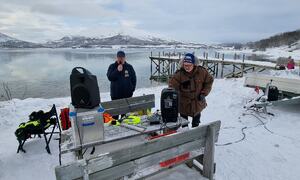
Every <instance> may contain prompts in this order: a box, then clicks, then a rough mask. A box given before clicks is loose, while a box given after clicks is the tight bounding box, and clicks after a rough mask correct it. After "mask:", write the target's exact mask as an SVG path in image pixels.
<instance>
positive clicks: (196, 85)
mask: <svg viewBox="0 0 300 180" xmlns="http://www.w3.org/2000/svg"><path fill="white" fill-rule="evenodd" d="M196 61H197V58H196V57H195V56H194V54H192V53H187V54H185V56H184V57H183V59H182V61H181V63H182V64H181V68H180V69H179V70H177V71H176V72H175V74H174V75H173V77H172V78H171V79H170V81H169V86H170V87H172V88H175V89H176V90H177V91H178V92H179V113H180V116H181V117H183V118H185V119H188V116H190V117H192V118H193V120H192V127H197V126H199V123H200V117H201V112H202V110H203V109H204V108H205V107H206V106H207V103H206V100H205V97H206V96H207V95H208V94H209V92H210V90H211V88H212V84H213V77H212V76H211V75H210V74H209V73H208V71H207V70H206V69H205V68H204V67H202V66H198V65H197V62H196Z"/></svg>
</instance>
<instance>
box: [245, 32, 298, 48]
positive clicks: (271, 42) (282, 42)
mask: <svg viewBox="0 0 300 180" xmlns="http://www.w3.org/2000/svg"><path fill="white" fill-rule="evenodd" d="M299 41H300V30H296V31H290V32H284V33H280V34H277V35H274V36H271V37H269V38H266V39H262V40H259V41H256V42H249V43H247V44H246V45H247V46H248V47H250V48H253V49H260V50H264V49H266V48H271V47H279V46H289V47H292V46H295V47H298V46H299Z"/></svg>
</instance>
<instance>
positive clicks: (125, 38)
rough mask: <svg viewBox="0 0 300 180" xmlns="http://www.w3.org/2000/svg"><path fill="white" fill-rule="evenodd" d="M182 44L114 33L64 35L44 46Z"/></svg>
mask: <svg viewBox="0 0 300 180" xmlns="http://www.w3.org/2000/svg"><path fill="white" fill-rule="evenodd" d="M178 44H182V43H181V42H178V41H167V40H163V39H160V38H155V37H151V38H137V37H132V36H129V35H121V34H118V35H115V36H110V37H103V38H91V37H84V36H65V37H63V38H61V39H59V40H56V41H49V42H47V43H46V46H49V47H56V48H58V47H73V46H76V47H93V46H98V47H103V46H112V45H134V46H148V45H154V46H155V45H178Z"/></svg>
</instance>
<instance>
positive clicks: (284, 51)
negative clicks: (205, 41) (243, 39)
mask: <svg viewBox="0 0 300 180" xmlns="http://www.w3.org/2000/svg"><path fill="white" fill-rule="evenodd" d="M219 52H221V53H244V54H257V55H259V54H260V55H266V56H268V58H270V59H273V60H276V59H277V58H279V57H289V56H291V57H292V58H293V59H295V60H296V61H300V48H293V47H292V48H289V47H288V46H281V47H274V48H267V49H266V50H265V51H255V52H253V49H243V50H229V49H223V50H221V51H219Z"/></svg>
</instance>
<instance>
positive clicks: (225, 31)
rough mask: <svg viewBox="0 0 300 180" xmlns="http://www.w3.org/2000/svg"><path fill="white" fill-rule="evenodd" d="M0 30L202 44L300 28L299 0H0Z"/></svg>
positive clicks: (42, 37) (27, 36)
mask: <svg viewBox="0 0 300 180" xmlns="http://www.w3.org/2000/svg"><path fill="white" fill-rule="evenodd" d="M0 4H1V6H0V32H2V33H5V34H8V35H11V36H13V37H16V38H19V39H23V40H28V41H33V42H45V41H47V40H54V39H59V38H61V37H62V36H64V35H83V36H93V37H95V36H98V37H99V36H101V35H105V36H107V35H112V34H116V33H124V34H129V35H133V36H146V35H152V36H158V37H163V38H167V39H175V40H180V41H186V42H189V41H192V42H202V43H218V42H247V41H255V40H259V39H261V38H265V37H268V36H270V35H273V34H277V33H280V32H285V31H292V30H296V29H300V23H299V22H300V11H299V7H300V1H299V0H231V1H229V0H227V1H225V0H207V1H201V0H84V1H83V0H51V1H50V0H48V1H45V0H44V1H42V0H26V1H23V0H9V1H7V0H0Z"/></svg>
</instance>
